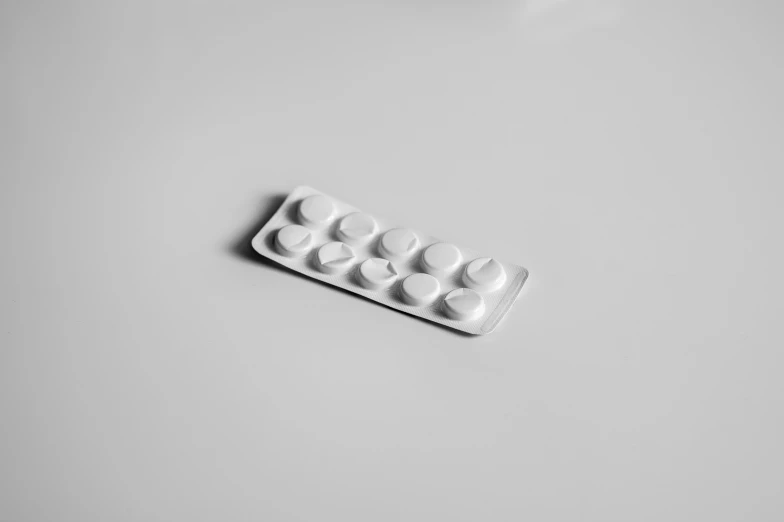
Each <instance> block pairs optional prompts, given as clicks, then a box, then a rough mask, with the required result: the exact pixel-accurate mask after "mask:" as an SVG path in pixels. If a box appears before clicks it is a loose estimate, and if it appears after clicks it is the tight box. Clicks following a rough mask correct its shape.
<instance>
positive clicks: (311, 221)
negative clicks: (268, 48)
mask: <svg viewBox="0 0 784 522" xmlns="http://www.w3.org/2000/svg"><path fill="white" fill-rule="evenodd" d="M297 216H298V217H299V221H300V223H302V224H303V225H307V226H308V227H310V228H314V229H320V228H324V227H325V226H327V225H329V224H330V223H332V221H333V220H334V219H335V204H334V203H333V202H332V200H331V199H329V198H328V197H326V196H322V195H320V194H317V195H315V196H309V197H307V198H305V199H303V200H302V201H300V203H299V210H298V212H297Z"/></svg>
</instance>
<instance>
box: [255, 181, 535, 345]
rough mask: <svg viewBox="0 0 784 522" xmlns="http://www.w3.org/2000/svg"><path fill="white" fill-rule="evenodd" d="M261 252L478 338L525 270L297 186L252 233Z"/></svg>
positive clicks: (508, 301) (499, 314)
mask: <svg viewBox="0 0 784 522" xmlns="http://www.w3.org/2000/svg"><path fill="white" fill-rule="evenodd" d="M252 245H253V248H254V250H256V252H258V253H259V254H261V255H263V256H264V257H268V258H270V259H272V260H273V261H276V262H278V263H280V264H281V265H284V266H286V267H288V268H290V269H292V270H295V271H297V272H300V273H302V274H305V275H307V276H309V277H312V278H314V279H318V280H319V281H324V282H326V283H330V284H332V285H335V286H337V287H340V288H344V289H346V290H350V291H351V292H354V293H356V294H359V295H361V296H363V297H367V298H368V299H372V300H374V301H377V302H379V303H381V304H384V305H386V306H389V307H390V308H395V309H397V310H401V311H403V312H406V313H409V314H412V315H416V316H418V317H422V318H424V319H428V320H430V321H433V322H435V323H439V324H443V325H446V326H449V327H451V328H454V329H456V330H460V331H463V332H467V333H470V334H475V335H484V334H487V333H490V332H492V331H493V330H494V329H495V327H496V326H497V325H498V323H499V322H500V321H501V319H502V318H503V317H504V316H505V315H506V313H507V312H508V311H509V309H510V308H511V306H512V304H513V303H514V301H515V299H517V296H518V295H519V293H520V290H521V289H522V288H523V285H524V284H525V281H526V279H527V278H528V270H526V269H525V268H523V267H522V266H519V265H513V264H510V263H505V262H503V261H499V260H497V259H495V258H492V257H489V256H487V255H485V254H482V253H480V252H477V251H475V250H471V249H469V248H464V247H462V246H460V245H453V244H450V243H445V242H443V241H440V240H439V239H437V238H435V237H433V236H430V235H429V234H424V233H422V232H421V231H419V230H416V229H410V228H406V227H401V226H399V225H396V224H394V223H393V222H391V221H389V220H387V219H384V218H381V217H379V216H376V215H374V214H370V213H366V212H362V211H360V210H359V209H357V208H355V207H353V206H351V205H349V204H347V203H344V202H342V201H340V200H338V199H335V198H332V197H330V196H327V195H326V194H324V193H322V192H319V191H318V190H315V189H313V188H311V187H307V186H301V187H297V188H296V189H294V190H293V191H292V192H291V193H290V194H289V195H288V197H287V198H286V200H285V201H284V202H283V204H282V205H281V206H280V208H279V209H278V210H277V211H276V212H275V214H274V215H273V216H272V217H271V218H270V220H269V221H268V222H267V223H266V224H265V225H264V226H263V227H262V228H261V230H260V231H259V232H258V234H256V236H255V237H254V238H253V241H252Z"/></svg>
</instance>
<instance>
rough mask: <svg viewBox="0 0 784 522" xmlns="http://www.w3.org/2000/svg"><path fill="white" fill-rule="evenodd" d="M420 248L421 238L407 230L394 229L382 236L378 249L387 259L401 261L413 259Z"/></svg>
mask: <svg viewBox="0 0 784 522" xmlns="http://www.w3.org/2000/svg"><path fill="white" fill-rule="evenodd" d="M418 248H419V238H418V237H417V236H416V234H414V233H413V232H412V231H411V230H408V229H407V228H393V229H392V230H390V231H388V232H386V233H385V234H384V235H383V236H381V244H380V245H379V247H378V249H379V251H380V253H381V255H382V256H384V257H386V258H387V259H393V260H397V261H401V260H403V259H407V258H409V257H411V256H412V255H413V254H414V252H416V251H417V249H418Z"/></svg>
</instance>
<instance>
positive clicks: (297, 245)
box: [275, 225, 506, 293]
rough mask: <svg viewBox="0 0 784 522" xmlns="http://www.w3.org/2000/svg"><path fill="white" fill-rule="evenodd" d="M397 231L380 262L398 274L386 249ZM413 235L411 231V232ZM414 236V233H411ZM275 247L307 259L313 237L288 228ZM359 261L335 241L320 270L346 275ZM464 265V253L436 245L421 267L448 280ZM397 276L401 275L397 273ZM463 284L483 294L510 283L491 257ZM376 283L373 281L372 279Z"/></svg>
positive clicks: (322, 254) (472, 267) (474, 266)
mask: <svg viewBox="0 0 784 522" xmlns="http://www.w3.org/2000/svg"><path fill="white" fill-rule="evenodd" d="M400 230H402V229H393V230H390V231H389V232H387V233H386V234H385V235H384V236H383V237H382V238H381V244H380V245H379V250H380V251H381V254H382V255H383V256H384V258H385V259H382V258H373V259H378V260H379V261H383V262H385V266H386V267H390V270H391V271H394V266H393V265H392V263H391V261H390V260H389V256H388V255H387V248H386V247H385V246H384V243H385V241H384V240H385V239H387V238H388V237H389V235H390V234H393V235H399V234H398V231H400ZM407 232H410V231H407ZM411 233H412V234H413V232H411ZM275 246H276V248H277V250H278V252H280V253H281V254H282V255H284V256H286V257H303V256H305V255H306V254H307V253H308V252H310V250H311V249H312V248H313V234H311V232H310V230H308V229H307V228H305V227H303V226H301V225H286V226H285V227H283V228H281V229H280V230H278V233H277V234H276V236H275ZM355 261H356V255H355V254H354V250H353V249H352V248H351V246H350V245H347V244H346V243H344V242H342V241H332V242H330V243H326V244H325V245H322V246H321V247H320V248H319V250H318V254H317V256H316V262H317V264H318V268H319V269H321V271H322V272H324V273H326V274H339V273H343V272H345V271H346V270H348V269H349V267H351V265H353V264H354V262H355ZM461 263H462V256H461V254H460V250H458V248H457V247H455V246H454V245H450V244H448V243H435V244H433V245H430V246H429V247H427V248H426V249H425V251H424V252H423V253H422V260H421V265H422V268H423V270H424V271H425V272H427V273H428V274H430V275H431V276H435V277H441V278H443V277H446V276H448V275H449V274H451V273H453V272H454V271H455V270H456V269H457V268H458V267H459V266H460V264H461ZM394 274H397V272H396V271H395V272H394ZM462 279H463V283H465V285H466V286H467V287H469V288H471V289H473V290H476V291H479V292H485V293H487V292H493V291H495V290H497V289H498V288H500V287H501V286H503V284H504V281H506V272H505V271H504V267H503V266H501V263H499V262H498V261H496V260H495V259H493V258H490V257H480V258H478V259H474V260H473V261H471V262H470V263H468V264H467V265H466V267H465V270H464V271H463V275H462ZM384 280H385V279H384V278H381V280H379V282H378V283H373V282H369V284H368V286H367V288H375V289H381V288H384V287H385V286H388V285H385V284H384ZM369 281H372V278H370V279H369Z"/></svg>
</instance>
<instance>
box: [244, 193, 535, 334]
mask: <svg viewBox="0 0 784 522" xmlns="http://www.w3.org/2000/svg"><path fill="white" fill-rule="evenodd" d="M313 195H321V196H324V197H326V198H329V200H331V201H332V202H333V203H334V204H335V206H336V208H338V209H340V212H339V213H338V214H342V215H343V217H345V216H346V215H348V214H350V213H352V212H359V209H358V208H357V207H354V206H353V205H350V204H348V203H345V202H343V201H341V200H339V199H337V198H334V197H332V196H330V195H328V194H325V193H324V192H321V191H319V190H316V189H314V188H312V187H309V186H305V185H302V186H299V187H296V188H295V189H293V190H292V191H291V192H290V193H289V194H288V196H287V197H286V199H285V200H284V201H283V203H282V204H281V205H280V207H279V208H278V209H277V210H276V211H275V213H274V214H273V216H272V217H271V218H270V219H269V220H268V221H267V222H266V223H265V224H264V226H262V228H261V229H260V230H259V232H258V233H257V234H256V235H255V236H254V238H253V240H252V241H251V245H252V247H253V249H254V250H255V251H256V252H257V253H259V254H260V255H262V256H264V257H266V258H268V259H271V260H272V261H275V262H276V263H278V264H280V265H283V266H285V267H286V268H289V269H291V270H294V271H295V272H298V273H300V274H303V275H305V276H307V277H311V278H314V279H316V280H319V281H322V282H326V283H329V284H331V285H334V286H337V287H339V288H342V289H345V290H348V291H350V292H352V293H355V294H357V295H360V296H362V297H366V298H368V299H370V300H373V301H375V302H377V303H380V304H383V305H385V306H388V307H390V308H393V309H396V310H400V311H402V312H406V313H408V314H411V315H414V316H417V317H420V318H423V319H426V320H429V321H433V322H435V323H437V324H441V325H444V326H447V327H450V328H454V329H456V330H459V331H462V332H466V333H469V334H473V335H484V334H488V333H491V332H492V331H493V330H494V329H495V328H496V327H497V326H498V324H499V323H500V321H501V320H502V319H503V318H504V316H505V315H506V314H507V313H508V312H509V310H510V309H511V307H512V305H513V304H514V302H515V300H516V299H517V298H518V296H519V294H520V292H521V290H522V288H523V285H524V284H525V283H526V281H527V279H528V275H529V272H528V270H527V269H526V268H524V267H522V266H520V265H514V264H510V263H505V262H502V261H498V263H500V264H501V265H502V266H503V267H504V269H505V271H506V274H507V280H506V282H505V283H504V284H503V286H502V287H501V288H499V290H498V291H496V292H492V293H489V294H482V296H483V299H484V300H485V305H486V309H485V311H484V313H483V314H482V315H481V316H479V317H478V318H476V319H473V320H467V321H461V320H455V319H451V318H450V317H447V315H446V314H445V313H444V311H443V310H442V307H441V305H442V303H443V301H444V296H445V295H446V294H447V293H448V292H449V291H451V290H455V289H459V288H462V287H464V286H465V285H464V284H463V283H461V282H460V280H461V276H460V272H462V271H463V270H464V269H465V266H466V265H467V264H468V263H470V262H471V261H472V260H475V259H478V258H480V257H481V256H480V253H479V252H477V251H475V250H472V249H469V248H465V247H462V246H459V245H458V248H459V249H460V251H461V252H462V253H463V259H462V263H461V266H460V269H459V270H458V271H457V272H458V273H456V274H455V275H453V276H452V277H448V278H446V279H444V280H442V282H443V283H444V285H443V288H442V292H441V295H439V297H438V298H437V299H436V300H435V301H434V302H432V303H431V304H430V305H429V306H412V305H409V304H406V303H404V302H403V301H402V300H401V299H400V296H399V291H400V282H401V281H402V280H403V279H405V277H400V278H399V279H400V280H399V281H397V282H396V284H395V285H393V286H392V287H390V288H388V289H384V290H372V289H368V288H364V287H363V286H361V285H360V284H358V283H357V278H356V272H357V269H358V267H359V265H360V264H361V263H362V261H364V260H366V259H369V258H372V257H380V258H385V256H383V254H378V253H376V252H377V250H378V242H379V239H380V238H381V237H382V236H383V235H384V234H385V233H386V232H388V231H389V230H391V229H395V228H397V227H399V226H400V225H399V224H396V222H394V221H391V220H388V219H385V218H382V217H380V216H377V215H376V214H374V213H369V214H370V216H372V217H373V218H374V219H375V221H376V222H377V223H378V225H379V227H378V230H377V231H376V232H375V233H374V241H373V242H372V243H371V244H369V245H367V246H365V247H359V248H355V250H357V251H358V252H359V253H360V254H361V255H359V256H357V260H356V262H355V263H354V266H353V267H352V268H351V269H349V270H348V271H347V272H345V273H341V274H328V273H324V272H322V271H320V270H318V269H316V268H314V263H313V262H312V260H313V256H314V255H315V252H316V251H318V250H319V248H320V246H324V244H325V243H327V242H332V241H335V240H336V239H337V237H336V227H335V226H331V227H327V228H325V229H318V228H315V229H310V228H309V227H307V224H305V223H302V222H301V217H298V216H297V210H298V205H299V204H300V203H301V202H302V201H303V200H304V199H305V198H308V197H310V196H313ZM336 217H337V216H336ZM334 221H335V223H334V224H333V225H336V224H337V222H339V221H340V219H335V220H334ZM292 224H296V225H305V226H306V228H308V231H309V232H310V233H311V235H312V236H313V237H315V238H317V239H316V241H315V243H316V245H315V246H314V247H313V248H312V252H309V254H310V255H307V256H304V257H289V256H285V255H282V254H281V253H280V252H279V251H278V250H277V249H276V246H275V241H276V234H277V233H278V231H279V230H280V229H281V228H283V227H285V226H287V225H292ZM411 230H412V231H413V232H414V233H415V234H416V235H417V236H418V237H419V238H420V239H421V244H420V245H419V248H418V252H417V253H416V255H414V256H413V258H412V259H411V260H409V261H407V262H401V263H398V262H395V264H394V266H396V267H398V268H399V271H400V273H401V275H402V276H408V275H411V274H414V273H419V272H422V269H421V268H420V267H419V261H418V259H419V258H420V256H421V253H422V252H424V250H426V249H427V247H429V246H431V245H433V244H436V243H440V242H441V240H439V239H438V238H435V237H433V236H430V235H429V234H425V233H422V232H420V231H419V230H418V229H411Z"/></svg>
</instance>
